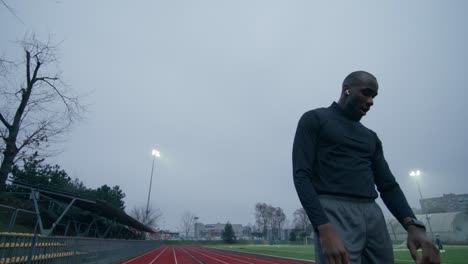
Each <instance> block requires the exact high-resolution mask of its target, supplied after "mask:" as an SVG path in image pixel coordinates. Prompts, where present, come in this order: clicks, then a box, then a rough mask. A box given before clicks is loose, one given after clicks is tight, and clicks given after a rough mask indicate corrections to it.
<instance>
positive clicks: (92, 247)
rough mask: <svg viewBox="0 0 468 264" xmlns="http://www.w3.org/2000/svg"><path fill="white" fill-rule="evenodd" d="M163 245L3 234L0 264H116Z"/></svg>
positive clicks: (0, 244) (159, 242)
mask: <svg viewBox="0 0 468 264" xmlns="http://www.w3.org/2000/svg"><path fill="white" fill-rule="evenodd" d="M160 245H161V241H155V240H147V241H145V240H120V239H95V238H79V237H45V236H40V235H34V234H14V233H1V234H0V264H7V263H8V264H10V263H28V264H29V263H34V264H36V263H41V264H42V263H43V264H52V263H54V264H55V263H71V264H74V263H76V264H88V263H90V264H91V263H96V264H97V263H106V264H107V263H114V262H116V261H119V260H123V259H126V258H128V257H131V256H135V255H138V254H141V253H143V252H145V251H148V250H151V249H153V248H156V247H158V246H160Z"/></svg>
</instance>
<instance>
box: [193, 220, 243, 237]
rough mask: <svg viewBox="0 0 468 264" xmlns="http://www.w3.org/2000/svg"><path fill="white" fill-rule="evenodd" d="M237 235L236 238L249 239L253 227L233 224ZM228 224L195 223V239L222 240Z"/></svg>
mask: <svg viewBox="0 0 468 264" xmlns="http://www.w3.org/2000/svg"><path fill="white" fill-rule="evenodd" d="M231 225H232V229H233V230H234V233H235V235H236V239H249V238H250V236H251V230H250V229H251V228H250V227H248V226H246V227H244V226H242V225H240V224H231ZM225 227H226V224H220V223H216V224H203V223H196V224H195V239H208V240H220V239H221V238H222V235H223V231H224V228H225Z"/></svg>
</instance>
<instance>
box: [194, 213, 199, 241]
mask: <svg viewBox="0 0 468 264" xmlns="http://www.w3.org/2000/svg"><path fill="white" fill-rule="evenodd" d="M193 219H195V239H196V240H198V232H197V229H198V228H197V220H198V216H195V217H194V218H193Z"/></svg>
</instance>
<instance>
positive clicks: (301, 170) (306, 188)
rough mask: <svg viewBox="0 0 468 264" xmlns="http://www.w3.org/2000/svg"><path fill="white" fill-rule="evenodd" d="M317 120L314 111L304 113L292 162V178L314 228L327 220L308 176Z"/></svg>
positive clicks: (313, 151)
mask: <svg viewBox="0 0 468 264" xmlns="http://www.w3.org/2000/svg"><path fill="white" fill-rule="evenodd" d="M318 130H319V121H318V119H317V116H316V114H315V113H314V112H312V111H310V112H307V113H305V114H304V115H303V116H302V117H301V119H300V120H299V124H298V125H297V130H296V136H295V137H294V144H293V152H292V162H293V178H294V186H295V187H296V191H297V194H298V196H299V200H300V201H301V204H302V207H304V210H305V211H306V212H307V215H308V216H309V219H310V221H311V222H312V225H313V226H314V228H317V227H318V226H319V225H322V224H326V223H328V222H329V220H328V218H327V216H326V215H325V212H324V211H323V208H322V205H321V204H320V201H319V199H318V196H317V192H316V191H315V189H314V186H313V185H312V182H311V180H310V178H311V177H312V174H313V165H314V161H315V156H316V154H315V153H316V145H317V133H318Z"/></svg>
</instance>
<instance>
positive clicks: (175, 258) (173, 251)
mask: <svg viewBox="0 0 468 264" xmlns="http://www.w3.org/2000/svg"><path fill="white" fill-rule="evenodd" d="M172 253H174V260H175V264H177V257H176V254H175V249H174V247H172Z"/></svg>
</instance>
